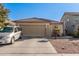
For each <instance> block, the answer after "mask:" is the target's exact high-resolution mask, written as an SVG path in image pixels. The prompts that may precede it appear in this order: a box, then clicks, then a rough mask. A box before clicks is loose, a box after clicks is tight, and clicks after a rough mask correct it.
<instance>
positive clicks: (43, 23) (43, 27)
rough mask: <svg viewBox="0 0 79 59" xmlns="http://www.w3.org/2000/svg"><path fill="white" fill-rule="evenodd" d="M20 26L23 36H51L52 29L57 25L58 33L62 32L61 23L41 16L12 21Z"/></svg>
mask: <svg viewBox="0 0 79 59" xmlns="http://www.w3.org/2000/svg"><path fill="white" fill-rule="evenodd" d="M14 22H15V23H16V25H19V26H21V28H22V34H23V36H31V37H51V35H52V34H53V29H54V27H55V26H58V28H59V29H60V35H62V34H63V23H62V22H58V21H54V20H48V19H43V18H35V17H34V18H28V19H21V20H16V21H14Z"/></svg>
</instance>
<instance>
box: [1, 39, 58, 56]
mask: <svg viewBox="0 0 79 59" xmlns="http://www.w3.org/2000/svg"><path fill="white" fill-rule="evenodd" d="M41 40H45V38H30V39H24V40H23V39H22V40H19V41H16V42H15V43H14V44H12V45H0V55H52V54H55V53H57V51H56V50H55V49H54V47H53V46H52V45H51V44H50V42H41Z"/></svg>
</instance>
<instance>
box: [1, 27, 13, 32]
mask: <svg viewBox="0 0 79 59" xmlns="http://www.w3.org/2000/svg"><path fill="white" fill-rule="evenodd" d="M12 31H13V28H12V27H4V28H3V29H0V32H12Z"/></svg>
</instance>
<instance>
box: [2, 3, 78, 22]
mask: <svg viewBox="0 0 79 59" xmlns="http://www.w3.org/2000/svg"><path fill="white" fill-rule="evenodd" d="M3 5H4V7H5V8H7V9H9V10H10V13H9V14H8V16H9V18H10V19H11V20H19V19H25V18H32V17H38V18H45V19H50V20H56V21H60V19H61V17H62V16H63V14H64V12H79V4H77V3H75V4H74V3H4V4H3Z"/></svg>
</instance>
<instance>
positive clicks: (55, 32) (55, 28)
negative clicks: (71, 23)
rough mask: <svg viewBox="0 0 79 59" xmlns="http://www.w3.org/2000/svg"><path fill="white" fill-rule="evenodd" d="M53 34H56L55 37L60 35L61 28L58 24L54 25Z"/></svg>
mask: <svg viewBox="0 0 79 59" xmlns="http://www.w3.org/2000/svg"><path fill="white" fill-rule="evenodd" d="M53 34H54V36H55V39H56V37H57V36H59V34H60V30H59V28H58V26H55V27H54V30H53Z"/></svg>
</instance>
